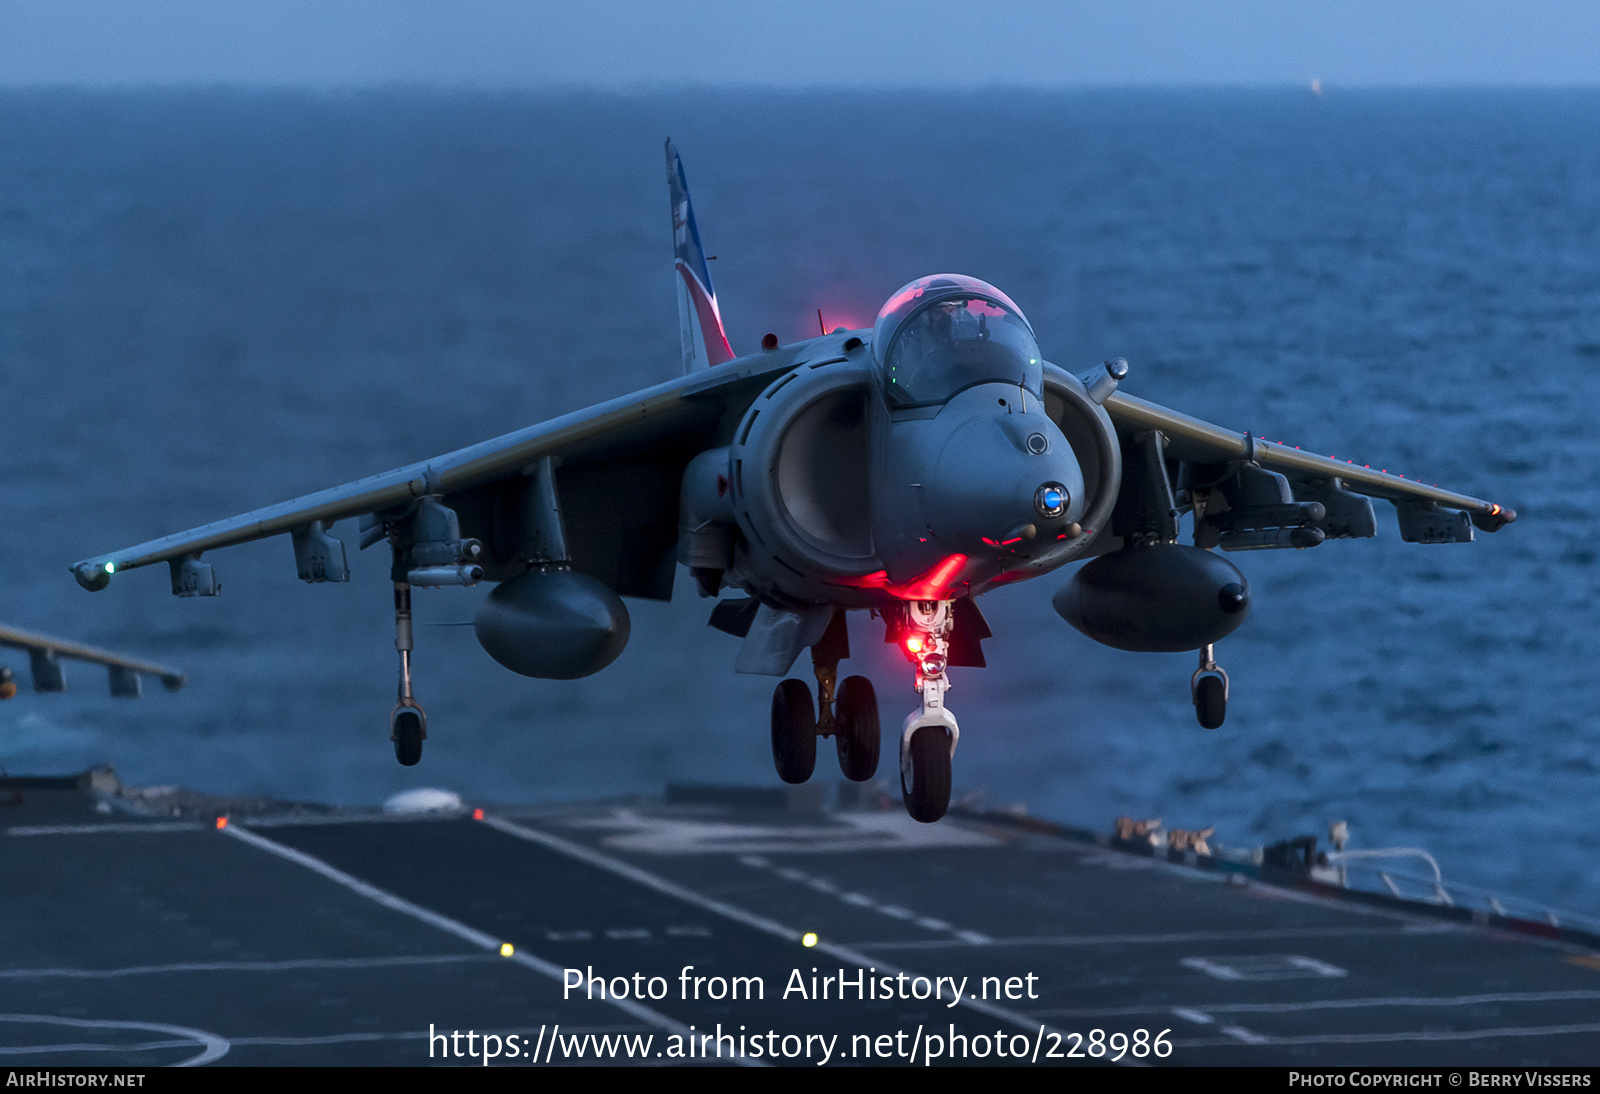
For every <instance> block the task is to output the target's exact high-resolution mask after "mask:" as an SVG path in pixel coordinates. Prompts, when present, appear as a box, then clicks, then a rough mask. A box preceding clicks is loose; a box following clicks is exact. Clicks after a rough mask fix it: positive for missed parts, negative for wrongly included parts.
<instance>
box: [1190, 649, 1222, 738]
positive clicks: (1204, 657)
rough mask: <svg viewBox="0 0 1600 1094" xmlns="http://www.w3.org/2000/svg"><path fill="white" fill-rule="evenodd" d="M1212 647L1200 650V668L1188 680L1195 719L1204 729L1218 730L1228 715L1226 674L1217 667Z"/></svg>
mask: <svg viewBox="0 0 1600 1094" xmlns="http://www.w3.org/2000/svg"><path fill="white" fill-rule="evenodd" d="M1213 650H1214V647H1213V646H1211V645H1205V646H1202V647H1201V648H1200V667H1199V668H1197V669H1195V670H1194V675H1193V676H1191V677H1190V678H1189V694H1190V697H1191V698H1193V699H1194V713H1195V717H1196V718H1198V719H1199V720H1200V725H1201V726H1202V727H1203V728H1205V729H1219V728H1221V726H1222V721H1223V719H1224V718H1226V717H1227V715H1228V674H1227V673H1226V672H1223V671H1222V669H1220V668H1218V667H1217V659H1216V655H1215V654H1214V653H1213Z"/></svg>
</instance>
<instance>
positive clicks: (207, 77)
mask: <svg viewBox="0 0 1600 1094" xmlns="http://www.w3.org/2000/svg"><path fill="white" fill-rule="evenodd" d="M1313 79H1318V80H1321V81H1322V83H1323V85H1324V87H1346V88H1356V87H1360V88H1395V89H1398V88H1404V87H1419V88H1435V87H1445V88H1457V87H1506V88H1525V87H1526V88H1543V87H1570V88H1577V87H1600V5H1594V4H1591V3H1587V2H1585V0H1542V2H1541V3H1539V4H1536V5H1509V4H1505V3H1503V2H1499V0H1406V2H1404V3H1400V4H1395V3H1392V2H1390V0H1319V2H1317V3H1311V2H1309V0H1209V2H1208V3H1205V4H1192V3H1184V2H1181V0H993V2H992V3H990V4H988V5H985V6H984V7H982V8H981V9H976V8H973V7H972V6H971V5H969V4H965V3H962V2H960V0H917V2H915V3H907V2H897V0H804V2H802V0H768V2H767V3H764V4H762V5H759V6H757V5H749V4H743V3H739V2H737V0H680V2H678V3H675V4H672V5H662V4H660V3H658V2H656V0H589V2H588V3H586V4H584V5H582V6H581V7H578V6H573V5H570V4H568V3H565V2H564V0H452V2H450V3H444V2H441V0H251V2H249V3H237V2H234V0H163V2H162V3H160V4H133V3H127V2H125V0H0V87H59V86H70V87H77V86H96V87H99V86H118V87H120V86H190V85H193V84H200V85H207V86H209V85H215V84H220V85H226V86H244V87H278V86H285V87H289V86H292V87H323V88H334V89H339V88H356V87H375V86H389V85H391V84H396V83H398V84H402V85H406V86H412V85H416V86H438V87H445V88H465V89H472V90H487V89H516V88H521V89H531V90H557V89H567V88H594V89H623V90H630V89H631V90H643V91H649V90H651V89H657V88H663V87H679V86H691V87H700V86H716V87H724V88H735V89H738V88H754V87H760V88H772V89H780V90H784V89H791V90H801V89H811V88H833V89H844V88H855V89H864V90H888V89H920V90H953V89H963V90H966V89H974V88H986V87H1006V88H1013V87H1014V88H1030V89H1062V90H1065V89H1073V88H1078V87H1085V88H1111V87H1140V88H1144V87H1213V86H1220V87H1240V88H1255V87H1283V86H1298V85H1304V86H1309V85H1310V82H1311V81H1312V80H1313Z"/></svg>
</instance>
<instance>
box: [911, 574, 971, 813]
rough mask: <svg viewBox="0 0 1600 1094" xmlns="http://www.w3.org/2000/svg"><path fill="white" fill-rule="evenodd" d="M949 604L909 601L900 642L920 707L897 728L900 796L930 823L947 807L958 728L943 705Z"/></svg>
mask: <svg viewBox="0 0 1600 1094" xmlns="http://www.w3.org/2000/svg"><path fill="white" fill-rule="evenodd" d="M954 606H955V605H954V602H952V601H949V600H937V601H933V600H926V601H909V602H907V604H906V623H907V626H906V630H905V633H904V634H903V635H902V636H901V642H902V644H903V645H904V647H905V649H906V652H907V653H908V654H909V655H910V656H911V657H912V658H913V660H914V661H915V663H916V666H917V683H916V687H917V690H918V691H919V692H921V694H922V709H920V710H917V711H913V712H912V713H911V714H910V715H909V716H908V717H907V718H906V721H905V726H904V728H903V729H902V730H901V732H900V794H901V797H902V798H903V799H904V800H905V803H906V811H907V812H908V813H910V814H911V817H912V819H913V820H918V821H921V822H922V823H924V824H932V823H933V822H934V821H936V820H938V819H939V818H940V817H942V816H944V815H945V811H946V810H948V809H949V808H950V761H951V759H952V758H953V757H954V756H955V752H956V742H957V741H958V740H960V739H961V730H960V728H959V727H958V726H957V725H956V716H955V715H954V714H952V713H950V711H949V709H948V708H946V707H945V705H944V693H945V692H946V691H948V690H949V689H950V677H949V676H947V675H946V673H945V668H946V666H947V665H948V664H949V656H950V633H951V631H952V630H953V629H954V627H955V612H954V610H953V609H954Z"/></svg>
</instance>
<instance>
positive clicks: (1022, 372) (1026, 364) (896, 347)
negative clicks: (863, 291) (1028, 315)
mask: <svg viewBox="0 0 1600 1094" xmlns="http://www.w3.org/2000/svg"><path fill="white" fill-rule="evenodd" d="M872 352H873V357H874V359H875V361H876V363H877V367H878V375H879V377H880V378H881V380H882V387H883V392H884V398H886V399H887V400H888V402H889V405H890V406H891V407H907V406H927V405H930V404H937V403H943V402H945V401H946V400H948V399H949V398H950V397H951V396H953V395H955V394H956V393H957V392H958V391H961V390H962V389H964V388H968V387H971V386H972V385H973V384H982V383H1006V384H1019V385H1021V386H1022V387H1025V388H1027V389H1028V391H1029V392H1031V393H1032V394H1034V395H1036V396H1039V395H1041V391H1042V387H1043V383H1044V375H1043V368H1042V367H1041V365H1040V363H1039V362H1040V357H1039V344H1038V343H1037V342H1036V341H1034V337H1033V329H1032V328H1031V327H1029V326H1028V321H1027V320H1026V319H1024V318H1023V317H1022V311H1021V309H1019V308H1018V307H1017V306H1016V305H1015V304H1013V303H1012V302H1011V299H1010V298H1009V297H1007V296H1006V294H1005V293H1003V292H1001V291H1000V290H999V289H997V288H995V287H994V286H993V285H987V284H985V283H984V282H982V281H979V280H978V279H977V278H975V277H966V276H963V275H962V274H934V275H933V276H932V277H922V278H918V279H917V280H915V281H913V282H911V284H909V285H907V286H906V287H905V288H903V289H901V290H900V291H899V292H897V293H895V294H894V295H893V296H891V297H890V298H889V301H888V303H886V304H884V306H883V310H882V311H880V312H878V321H877V322H876V323H875V324H873V327H872Z"/></svg>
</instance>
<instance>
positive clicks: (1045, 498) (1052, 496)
mask: <svg viewBox="0 0 1600 1094" xmlns="http://www.w3.org/2000/svg"><path fill="white" fill-rule="evenodd" d="M1041 439H1042V438H1041ZM1071 501H1072V496H1071V495H1070V494H1068V493H1067V488H1066V487H1065V486H1062V485H1061V484H1060V483H1059V482H1047V483H1045V484H1044V485H1043V486H1041V487H1039V489H1038V490H1037V491H1035V492H1034V495H1033V507H1034V508H1035V509H1037V510H1039V515H1040V516H1041V517H1059V516H1061V514H1063V513H1065V512H1066V511H1067V505H1068V504H1069V503H1070V502H1071Z"/></svg>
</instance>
